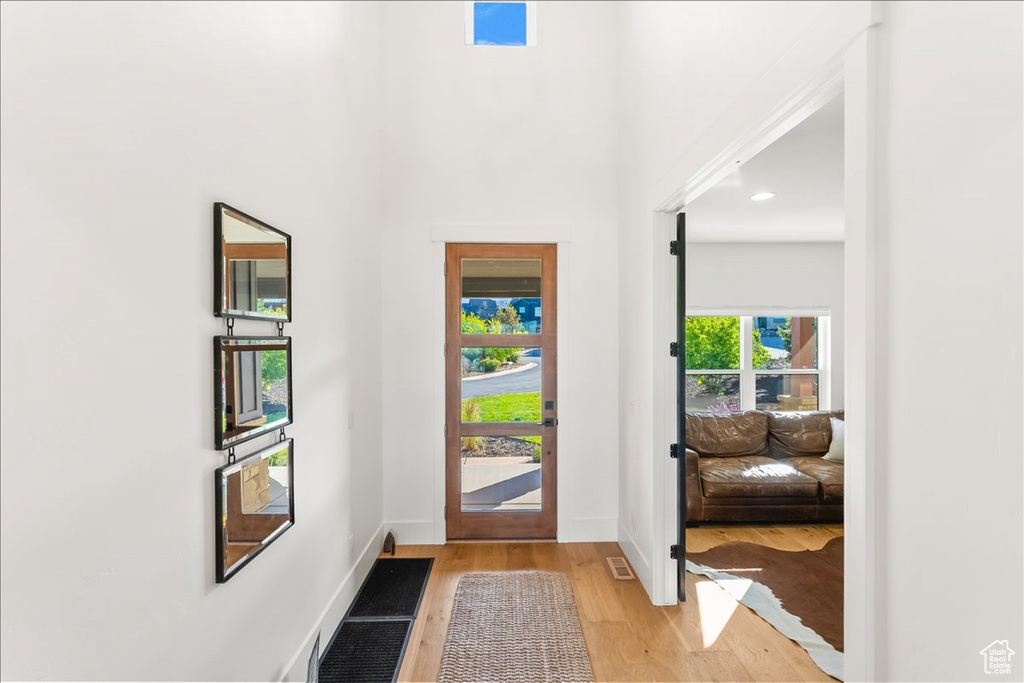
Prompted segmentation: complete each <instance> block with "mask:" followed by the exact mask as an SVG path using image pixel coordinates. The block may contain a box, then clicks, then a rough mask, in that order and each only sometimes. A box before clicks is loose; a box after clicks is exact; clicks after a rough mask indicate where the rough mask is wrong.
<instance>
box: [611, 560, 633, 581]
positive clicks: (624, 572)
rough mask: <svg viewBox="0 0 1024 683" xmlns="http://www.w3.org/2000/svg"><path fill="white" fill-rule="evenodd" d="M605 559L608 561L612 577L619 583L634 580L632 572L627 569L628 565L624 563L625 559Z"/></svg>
mask: <svg viewBox="0 0 1024 683" xmlns="http://www.w3.org/2000/svg"><path fill="white" fill-rule="evenodd" d="M605 559H606V560H607V561H608V568H609V569H611V570H612V577H614V578H616V579H618V580H619V581H630V580H632V579H635V578H636V575H635V574H633V570H632V569H630V567H629V563H628V562H626V558H624V557H606V558H605Z"/></svg>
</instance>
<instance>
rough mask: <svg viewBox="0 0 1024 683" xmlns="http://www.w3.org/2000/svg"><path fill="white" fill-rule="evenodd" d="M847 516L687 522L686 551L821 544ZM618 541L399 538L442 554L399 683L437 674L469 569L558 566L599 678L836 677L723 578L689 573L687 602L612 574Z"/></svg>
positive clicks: (405, 550) (406, 551)
mask: <svg viewBox="0 0 1024 683" xmlns="http://www.w3.org/2000/svg"><path fill="white" fill-rule="evenodd" d="M842 535H843V527H842V525H840V524H829V525H818V526H797V525H784V524H778V525H764V526H743V527H740V526H726V525H721V526H719V525H704V526H701V527H697V528H693V529H687V532H686V536H687V549H688V550H689V551H691V552H701V551H704V550H707V549H709V548H713V547H715V546H717V545H719V544H721V543H726V542H729V541H746V542H751V543H758V544H761V545H765V546H769V547H773V548H778V549H780V550H817V549H820V548H821V547H822V546H823V545H824V544H825V543H827V542H828V541H829V540H831V539H833V538H836V537H838V536H842ZM622 555H623V553H622V551H621V549H620V548H619V546H618V544H617V543H550V542H549V543H543V542H540V543H530V542H505V543H449V544H448V545H444V546H432V545H430V546H399V547H398V550H397V555H396V556H397V557H433V558H435V561H434V568H433V570H432V571H431V575H430V580H429V581H428V583H427V589H426V593H425V595H424V597H423V604H422V605H421V606H420V612H419V616H418V617H417V619H416V623H415V625H414V626H413V630H412V634H411V636H410V639H409V646H408V650H407V651H406V654H405V659H404V661H403V663H402V668H401V671H400V672H399V677H398V680H399V681H435V680H437V674H438V670H439V668H440V663H441V651H442V649H443V647H444V639H445V634H446V632H447V629H448V619H449V616H450V615H451V611H452V603H453V600H454V597H455V588H456V586H457V584H458V580H459V577H460V576H461V575H462V574H464V573H468V572H486V571H502V570H524V569H537V570H541V571H559V572H562V573H564V574H565V575H566V576H568V577H569V579H570V581H571V582H572V587H573V593H574V596H575V600H576V610H577V612H578V613H579V617H580V624H581V626H582V629H583V636H584V639H585V640H586V643H587V649H588V651H589V653H590V660H591V666H592V667H593V670H594V677H595V680H597V681H711V680H729V681H832V680H834V679H833V678H831V677H830V676H828V675H827V674H825V673H823V672H822V671H821V670H820V669H819V668H818V667H817V666H815V664H814V663H813V662H812V661H811V659H810V657H809V656H808V655H807V653H806V652H805V651H804V650H803V649H801V648H800V647H799V646H798V645H797V644H796V643H794V642H793V641H791V640H789V639H788V638H786V637H785V636H783V635H781V634H780V633H778V632H777V631H776V630H775V629H774V628H772V627H771V626H770V625H768V623H767V622H765V621H763V620H762V619H761V618H760V617H758V616H757V615H755V614H754V613H753V612H751V611H750V610H749V609H748V608H747V607H745V606H743V605H740V604H738V603H737V602H736V601H735V600H734V599H733V598H732V597H730V596H729V595H728V594H727V593H726V592H725V591H724V590H722V589H721V588H719V587H718V585H717V584H715V583H714V582H712V581H710V580H708V579H705V578H704V577H701V576H694V575H692V574H690V575H687V602H686V603H685V604H682V605H675V606H671V607H655V606H653V605H652V604H651V602H650V600H649V599H648V597H647V593H646V592H645V591H644V589H643V587H642V586H641V585H640V582H639V581H636V580H633V581H620V580H615V579H614V578H612V575H611V572H610V571H609V568H608V563H607V562H606V560H605V558H607V557H618V556H622Z"/></svg>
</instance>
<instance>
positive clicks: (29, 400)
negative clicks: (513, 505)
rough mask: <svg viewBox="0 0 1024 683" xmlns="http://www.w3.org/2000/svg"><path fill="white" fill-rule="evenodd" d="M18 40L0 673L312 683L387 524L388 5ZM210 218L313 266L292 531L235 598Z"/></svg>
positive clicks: (304, 322) (77, 25)
mask: <svg viewBox="0 0 1024 683" xmlns="http://www.w3.org/2000/svg"><path fill="white" fill-rule="evenodd" d="M0 24H2V30H3V34H2V70H3V73H2V80H3V92H2V98H0V99H2V120H3V154H2V191H0V196H2V226H3V229H2V248H0V254H2V268H0V272H2V275H0V278H2V287H0V290H2V297H3V332H2V354H3V384H2V392H0V397H2V412H3V430H2V436H0V438H2V460H0V462H2V476H0V481H2V487H3V488H2V491H3V493H2V535H0V536H2V553H0V556H2V603H3V611H2V628H0V632H2V650H3V664H2V671H0V676H2V677H3V678H4V679H5V680H9V679H58V680H83V679H100V680H117V679H127V680H153V679H170V680H194V679H198V680H232V679H238V680H279V679H280V678H282V677H284V676H285V675H286V674H288V675H289V676H290V677H292V678H303V677H304V674H305V656H306V653H307V652H308V649H307V648H308V643H307V636H309V635H310V633H311V629H313V628H314V627H315V626H317V624H318V623H319V621H320V619H321V616H322V615H323V614H324V611H325V608H326V607H328V606H332V602H331V601H332V598H333V597H334V596H335V594H336V592H339V591H340V593H339V596H340V597H339V600H338V601H337V602H336V603H333V606H332V609H331V610H329V611H328V612H327V620H326V621H325V623H324V624H323V628H324V630H325V634H324V642H323V645H326V639H327V638H328V637H329V636H330V634H331V632H332V629H333V627H334V625H335V623H336V617H337V616H338V611H339V609H342V608H343V607H344V605H343V604H342V603H344V602H345V600H346V599H347V598H348V597H350V596H351V590H352V589H353V587H354V586H357V585H358V583H359V581H360V580H361V578H362V576H361V575H360V573H361V572H363V571H365V563H364V564H363V565H358V566H357V560H358V559H359V557H360V555H361V553H362V552H363V550H364V549H366V548H370V555H371V556H372V555H373V554H375V551H376V550H377V548H379V545H377V543H378V542H379V539H378V530H379V528H380V527H381V523H382V520H383V507H382V500H381V496H380V490H381V488H382V465H381V455H380V448H381V444H380V358H381V352H380V347H379V332H378V330H379V324H380V323H379V320H380V313H379V304H380V293H379V289H380V287H379V281H380V252H379V239H378V234H377V225H378V224H379V219H380V216H379V206H380V190H381V184H380V180H379V173H380V164H379V161H378V159H379V154H378V147H379V142H378V133H377V124H376V114H377V111H376V107H375V106H374V105H375V102H376V97H377V96H376V88H377V79H376V73H377V71H376V69H377V67H376V63H375V62H376V60H375V55H376V43H375V36H376V32H377V8H375V7H373V6H370V5H362V4H344V5H342V4H337V3H332V4H327V3H311V4H304V3H284V4H277V3H262V2H258V3H103V4H98V3H4V4H3V10H2V21H0ZM215 201H226V202H228V203H230V204H232V205H234V206H237V207H238V208H240V209H242V210H244V211H246V212H250V213H252V214H253V215H255V216H257V217H260V218H262V219H264V220H266V221H267V222H269V223H271V224H272V225H275V226H277V227H279V228H281V229H282V230H285V231H286V232H289V233H291V234H292V237H293V245H294V267H295V274H294V279H293V285H294V296H295V306H294V310H295V322H294V323H293V324H289V325H288V326H287V330H286V331H287V333H288V334H290V335H292V336H293V337H294V340H295V341H294V347H295V359H294V372H295V375H294V392H295V398H294V401H295V413H296V423H295V424H294V425H293V426H291V427H289V428H288V430H287V431H288V434H289V435H290V436H292V437H294V438H295V446H296V464H295V492H296V503H295V509H296V517H297V523H296V526H295V527H294V528H292V529H290V530H289V531H287V532H286V533H285V534H284V535H283V536H282V537H281V538H280V539H279V540H278V541H276V542H275V544H274V545H272V546H271V547H269V548H268V549H267V550H266V551H265V552H264V553H263V554H262V555H261V556H260V557H258V558H257V559H256V560H255V561H254V562H252V564H250V565H248V566H247V567H245V568H244V569H243V570H242V571H241V572H240V573H239V574H238V575H237V576H235V577H234V578H232V579H231V580H230V581H229V582H228V583H227V584H224V585H217V584H216V583H215V581H214V510H213V507H214V505H213V501H214V490H213V473H214V470H215V469H216V468H217V467H218V466H220V465H222V464H223V463H224V462H225V457H224V455H222V454H220V453H218V452H215V451H214V450H213V433H212V432H213V425H212V421H211V415H212V412H213V405H212V391H211V381H212V375H211V369H212V357H211V354H212V341H211V338H212V337H213V335H215V334H221V333H223V331H224V325H223V323H222V322H221V321H220V320H218V319H216V318H214V316H213V315H212V312H211V299H212V258H213V255H212V239H211V236H212V229H213V227H212V204H213V202H215ZM236 332H237V333H241V334H245V333H258V334H273V333H274V332H275V330H274V327H273V325H271V324H269V323H263V324H257V323H249V324H245V323H239V325H238V326H237V327H236ZM350 410H354V411H355V414H354V429H352V430H351V431H349V430H348V429H347V420H346V415H347V413H348V411H350ZM262 443H265V441H264V442H259V443H253V442H250V443H247V444H244V445H242V446H239V447H238V451H239V452H240V453H248V452H251V451H252V450H255V449H256V448H258V447H259V445H261V444H262ZM350 538H351V542H350V541H349V539H350ZM354 570H355V571H354ZM350 575H351V576H350ZM346 579H349V580H348V582H347V583H346ZM293 659H296V666H295V667H294V671H292V672H288V671H286V668H287V665H288V663H289V662H291V661H292V660H293Z"/></svg>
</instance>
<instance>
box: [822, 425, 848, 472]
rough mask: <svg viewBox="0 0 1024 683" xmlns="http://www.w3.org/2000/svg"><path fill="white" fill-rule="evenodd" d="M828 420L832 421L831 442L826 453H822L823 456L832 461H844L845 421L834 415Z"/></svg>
mask: <svg viewBox="0 0 1024 683" xmlns="http://www.w3.org/2000/svg"><path fill="white" fill-rule="evenodd" d="M829 422H831V423H832V443H831V445H829V447H828V453H826V454H825V455H824V458H825V459H826V460H831V461H833V462H845V461H846V436H845V433H844V431H845V424H846V423H845V422H843V421H842V420H839V419H836V418H834V417H830V418H829Z"/></svg>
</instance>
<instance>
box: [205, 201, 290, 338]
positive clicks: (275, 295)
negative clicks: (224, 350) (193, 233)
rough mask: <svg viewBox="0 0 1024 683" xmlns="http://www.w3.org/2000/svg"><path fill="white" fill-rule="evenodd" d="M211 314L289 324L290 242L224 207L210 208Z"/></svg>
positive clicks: (217, 205) (247, 216) (236, 211)
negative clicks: (212, 234)
mask: <svg viewBox="0 0 1024 683" xmlns="http://www.w3.org/2000/svg"><path fill="white" fill-rule="evenodd" d="M213 217H214V219H213V222H214V233H215V234H214V246H215V251H216V254H215V257H214V270H215V271H216V272H215V273H214V284H215V290H216V291H215V294H214V313H215V314H216V315H219V316H222V317H244V318H255V319H261V320H280V321H282V322H287V321H290V320H291V301H290V297H291V258H290V253H289V251H290V246H291V237H289V235H287V234H286V233H283V232H281V231H280V230H277V229H276V228H273V227H271V226H269V225H267V224H266V223H263V222H262V221H259V220H257V219H255V218H253V217H252V216H249V215H246V214H245V213H242V212H241V211H239V210H237V209H233V208H231V207H230V206H228V205H227V204H223V203H220V202H218V203H217V204H214V210H213Z"/></svg>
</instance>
